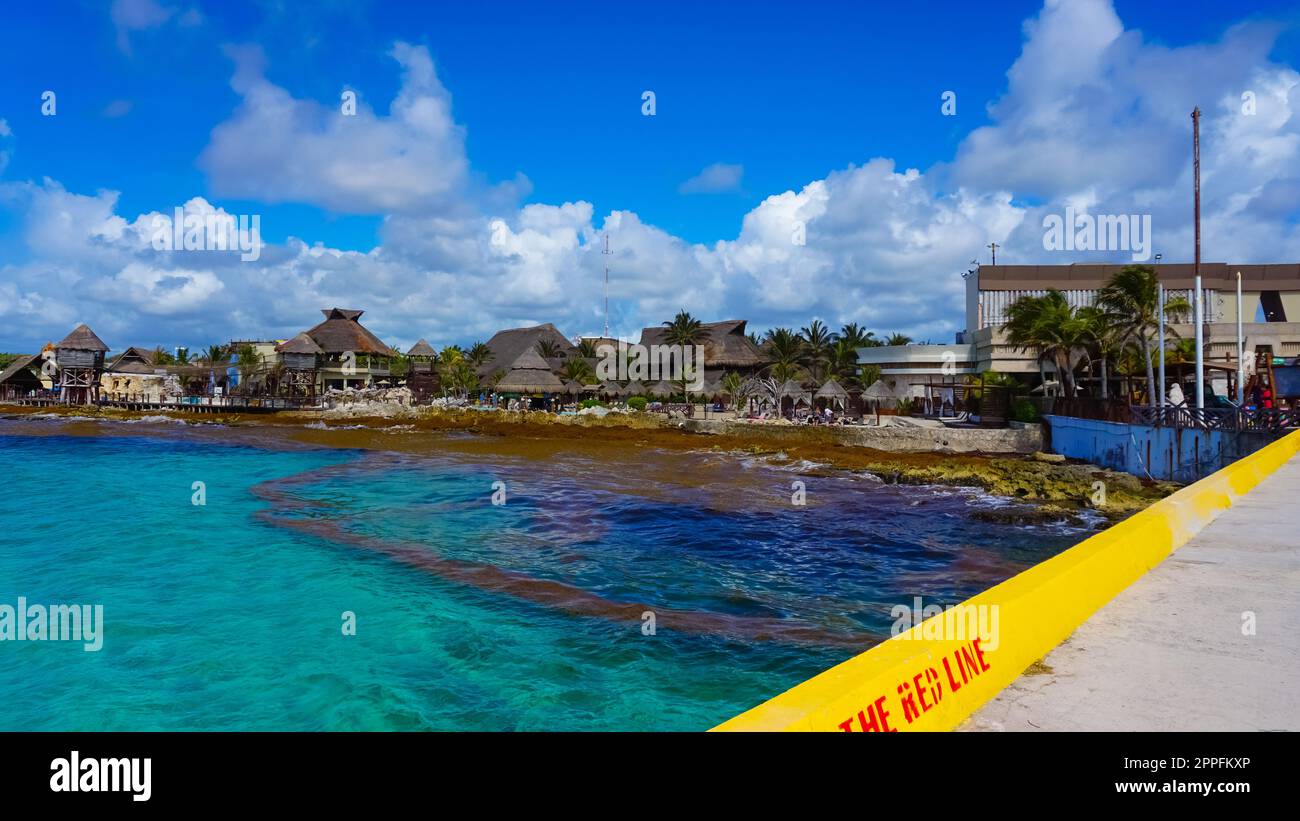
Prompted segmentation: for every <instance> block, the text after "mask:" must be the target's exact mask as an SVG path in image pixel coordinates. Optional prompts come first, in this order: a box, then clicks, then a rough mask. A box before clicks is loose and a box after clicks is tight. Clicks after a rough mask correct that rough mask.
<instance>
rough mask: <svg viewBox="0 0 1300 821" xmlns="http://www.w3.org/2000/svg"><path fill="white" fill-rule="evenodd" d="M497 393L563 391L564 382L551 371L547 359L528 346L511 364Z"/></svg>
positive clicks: (498, 386) (501, 380) (498, 384)
mask: <svg viewBox="0 0 1300 821" xmlns="http://www.w3.org/2000/svg"><path fill="white" fill-rule="evenodd" d="M496 392H497V393H563V392H564V383H563V382H561V381H560V377H558V376H556V375H555V374H554V373H552V372H551V368H550V366H549V365H547V364H546V360H545V359H543V358H542V356H541V354H539V353H537V351H535V350H533V349H532V348H527V349H525V350H524V352H523V353H521V354H520V355H519V356H518V357H516V358H515V360H514V362H512V363H511V365H510V370H509V371H507V372H506V375H505V376H503V377H501V379H500V381H498V382H497V384H496Z"/></svg>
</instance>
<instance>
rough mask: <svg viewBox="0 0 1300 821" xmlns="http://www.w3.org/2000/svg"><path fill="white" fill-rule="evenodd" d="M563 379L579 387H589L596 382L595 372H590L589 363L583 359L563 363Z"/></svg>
mask: <svg viewBox="0 0 1300 821" xmlns="http://www.w3.org/2000/svg"><path fill="white" fill-rule="evenodd" d="M561 372H562V373H563V374H564V378H565V379H567V380H572V381H574V382H577V383H578V384H580V385H590V384H591V383H593V382H595V381H596V372H595V371H594V370H592V368H591V365H590V363H588V362H587V360H585V359H570V360H569V361H568V362H565V363H564V368H563V369H562V371H561Z"/></svg>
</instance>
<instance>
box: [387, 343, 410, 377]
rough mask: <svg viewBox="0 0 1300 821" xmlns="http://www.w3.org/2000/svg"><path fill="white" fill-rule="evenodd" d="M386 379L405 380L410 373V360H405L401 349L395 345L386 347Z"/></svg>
mask: <svg viewBox="0 0 1300 821" xmlns="http://www.w3.org/2000/svg"><path fill="white" fill-rule="evenodd" d="M388 358H389V364H388V377H389V378H390V379H392V380H393V381H397V380H398V379H405V378H406V375H407V374H408V373H410V372H411V360H409V359H407V358H406V354H404V353H402V350H401V348H398V347H397V346H396V345H389V346H388Z"/></svg>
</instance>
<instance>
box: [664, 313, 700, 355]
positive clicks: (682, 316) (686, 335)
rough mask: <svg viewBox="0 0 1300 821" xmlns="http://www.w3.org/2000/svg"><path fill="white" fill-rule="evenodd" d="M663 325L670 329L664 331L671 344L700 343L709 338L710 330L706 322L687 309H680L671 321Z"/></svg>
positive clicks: (665, 337) (667, 340) (665, 338)
mask: <svg viewBox="0 0 1300 821" xmlns="http://www.w3.org/2000/svg"><path fill="white" fill-rule="evenodd" d="M663 325H664V327H665V328H667V329H668V330H667V331H665V332H664V340H665V341H666V342H667V343H668V344H669V345H681V346H683V347H685V346H688V345H698V344H700V343H701V342H703V341H704V340H706V339H708V338H709V330H708V329H707V328H705V327H704V323H703V322H700V321H699V320H698V319H696V318H695V317H693V316H691V315H690V314H689V313H687V312H686V311H685V310H682V311H678V312H677V316H675V317H673V319H672V321H671V322H665V323H663Z"/></svg>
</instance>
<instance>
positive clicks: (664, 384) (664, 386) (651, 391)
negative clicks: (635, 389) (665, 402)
mask: <svg viewBox="0 0 1300 821" xmlns="http://www.w3.org/2000/svg"><path fill="white" fill-rule="evenodd" d="M675 393H677V387H676V386H675V385H673V384H672V383H671V382H669V381H667V380H665V379H661V380H659V381H658V382H656V383H654V384H653V385H651V386H650V387H649V388H646V395H648V396H654V397H658V398H660V399H666V398H668V397H670V396H672V395H673V394H675Z"/></svg>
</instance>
